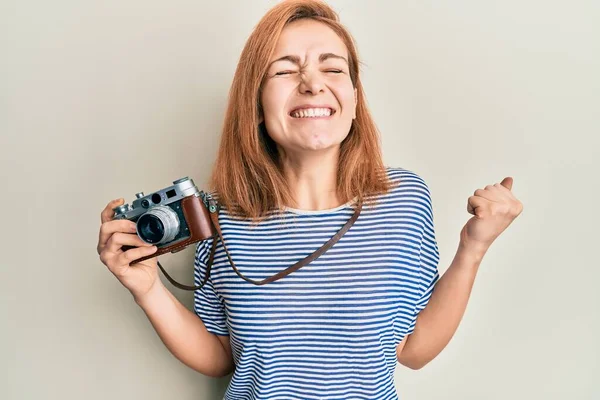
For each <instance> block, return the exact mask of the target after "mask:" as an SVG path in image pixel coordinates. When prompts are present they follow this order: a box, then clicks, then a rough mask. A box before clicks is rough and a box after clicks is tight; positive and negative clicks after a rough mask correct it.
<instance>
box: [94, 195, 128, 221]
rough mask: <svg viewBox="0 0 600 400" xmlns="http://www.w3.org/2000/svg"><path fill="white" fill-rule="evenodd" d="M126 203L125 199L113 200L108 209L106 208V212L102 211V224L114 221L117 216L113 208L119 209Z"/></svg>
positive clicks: (107, 206)
mask: <svg viewBox="0 0 600 400" xmlns="http://www.w3.org/2000/svg"><path fill="white" fill-rule="evenodd" d="M124 202H125V199H122V198H121V199H115V200H111V201H110V202H109V203H108V204H107V205H106V207H105V208H104V210H102V212H101V213H100V222H101V223H105V222H108V221H110V220H112V218H113V217H114V215H115V212H114V211H113V208H115V207H118V206H120V205H122V204H123V203H124Z"/></svg>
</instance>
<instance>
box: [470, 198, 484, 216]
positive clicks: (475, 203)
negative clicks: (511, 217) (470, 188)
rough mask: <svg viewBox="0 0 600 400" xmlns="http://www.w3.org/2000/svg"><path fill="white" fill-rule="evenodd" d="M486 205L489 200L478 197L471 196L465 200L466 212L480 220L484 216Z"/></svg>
mask: <svg viewBox="0 0 600 400" xmlns="http://www.w3.org/2000/svg"><path fill="white" fill-rule="evenodd" d="M488 205H489V200H487V199H484V198H483V197H480V196H471V197H469V199H468V200H467V212H468V213H469V214H473V215H475V216H476V217H479V218H481V217H483V216H484V215H485V214H486V213H485V209H486V208H487V207H488Z"/></svg>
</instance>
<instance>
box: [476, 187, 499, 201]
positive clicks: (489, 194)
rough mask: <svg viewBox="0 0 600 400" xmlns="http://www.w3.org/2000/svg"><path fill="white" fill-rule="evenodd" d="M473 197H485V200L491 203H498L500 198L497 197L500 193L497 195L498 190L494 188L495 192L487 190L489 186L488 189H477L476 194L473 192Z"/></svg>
mask: <svg viewBox="0 0 600 400" xmlns="http://www.w3.org/2000/svg"><path fill="white" fill-rule="evenodd" d="M492 187H493V186H492ZM473 196H478V197H483V198H484V199H486V200H489V201H498V198H497V197H496V196H498V193H496V189H495V188H494V189H493V190H490V189H487V186H486V189H477V190H476V191H475V192H473Z"/></svg>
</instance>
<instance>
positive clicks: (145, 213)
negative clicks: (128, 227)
mask: <svg viewBox="0 0 600 400" xmlns="http://www.w3.org/2000/svg"><path fill="white" fill-rule="evenodd" d="M135 196H136V199H135V200H134V201H133V203H132V205H131V206H130V205H129V204H127V203H126V204H123V205H121V206H118V207H115V208H114V209H113V211H114V212H115V215H114V217H113V219H127V220H130V221H133V222H135V223H136V232H137V235H138V236H139V237H140V239H142V240H143V241H144V242H146V243H149V244H152V245H155V246H156V247H157V251H156V252H155V253H154V254H152V255H151V256H147V257H144V258H140V259H138V260H135V261H134V262H133V263H132V264H134V263H138V262H140V261H143V260H145V259H147V258H151V257H156V256H158V255H161V254H164V253H168V252H171V253H175V252H177V251H180V250H183V249H184V248H186V247H187V246H189V245H191V244H193V243H196V242H198V241H200V240H204V239H206V238H208V237H211V236H213V235H214V234H215V228H214V226H213V224H212V221H211V218H210V211H209V209H212V211H213V212H214V211H216V208H215V204H216V202H214V200H213V199H212V197H211V195H210V194H208V193H205V192H203V191H199V190H198V188H197V187H196V185H195V184H194V181H193V180H192V179H190V178H188V177H184V178H181V179H178V180H176V181H173V185H172V186H168V187H166V188H164V189H161V190H158V191H156V192H154V193H152V194H149V195H144V193H143V192H140V193H137V194H136V195H135ZM123 250H125V249H123Z"/></svg>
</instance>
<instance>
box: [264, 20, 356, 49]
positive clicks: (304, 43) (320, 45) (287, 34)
mask: <svg viewBox="0 0 600 400" xmlns="http://www.w3.org/2000/svg"><path fill="white" fill-rule="evenodd" d="M313 52H314V53H334V54H339V55H341V56H344V57H346V59H347V58H348V49H347V48H346V45H345V44H344V42H343V40H342V39H341V38H340V37H339V36H338V35H337V33H335V31H334V30H333V29H331V28H330V27H329V26H327V25H326V24H324V23H322V22H318V21H315V20H311V19H301V20H297V21H294V22H292V23H290V24H288V25H286V27H285V28H283V31H282V32H281V36H280V37H279V41H278V42H277V45H276V46H275V52H274V53H273V59H277V58H279V57H281V56H285V55H298V56H300V57H301V58H304V56H305V55H306V56H308V55H309V54H310V53H313Z"/></svg>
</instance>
